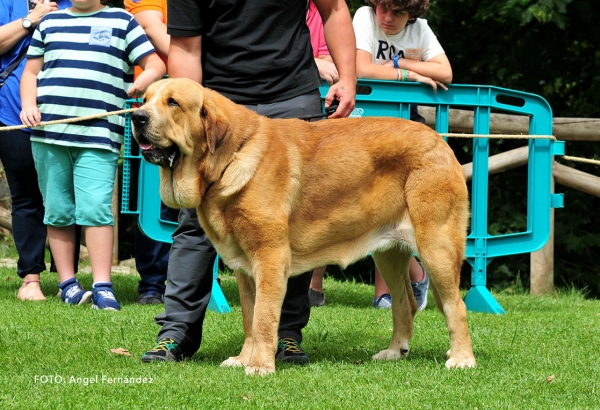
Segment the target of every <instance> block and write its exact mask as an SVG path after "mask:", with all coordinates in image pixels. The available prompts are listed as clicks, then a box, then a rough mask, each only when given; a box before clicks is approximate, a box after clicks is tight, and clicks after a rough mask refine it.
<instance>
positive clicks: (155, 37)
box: [133, 10, 170, 61]
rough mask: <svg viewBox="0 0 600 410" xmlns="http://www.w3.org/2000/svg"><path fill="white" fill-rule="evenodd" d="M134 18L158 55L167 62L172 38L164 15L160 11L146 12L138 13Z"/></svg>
mask: <svg viewBox="0 0 600 410" xmlns="http://www.w3.org/2000/svg"><path fill="white" fill-rule="evenodd" d="M133 17H135V20H136V21H137V22H138V23H139V24H140V26H142V28H143V29H144V31H145V32H146V35H147V36H148V39H149V40H150V42H151V43H152V45H153V46H154V48H155V49H156V53H157V54H158V55H159V57H160V58H162V59H163V60H164V61H166V59H167V55H168V54H169V40H170V36H169V35H168V34H167V25H166V24H165V23H163V21H164V16H163V13H161V12H160V11H158V10H144V11H140V12H138V13H136V14H135V15H134V16H133Z"/></svg>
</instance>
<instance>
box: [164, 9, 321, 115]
mask: <svg viewBox="0 0 600 410" xmlns="http://www.w3.org/2000/svg"><path fill="white" fill-rule="evenodd" d="M167 5H168V16H169V21H168V25H167V27H168V30H167V31H168V33H169V34H170V35H171V36H175V37H195V36H199V35H201V36H202V76H203V85H204V86H205V87H208V88H212V89H213V90H215V91H218V92H219V93H221V94H223V95H225V96H226V97H228V98H230V99H231V100H233V101H235V102H237V103H240V104H264V103H271V102H277V101H283V100H287V99H290V98H293V97H297V96H299V95H302V94H305V93H307V92H309V91H312V90H315V89H317V88H318V87H319V85H320V84H321V80H320V78H319V72H318V70H317V66H316V64H315V62H314V58H313V55H312V48H311V45H310V33H309V31H308V27H307V26H306V0H168V2H167Z"/></svg>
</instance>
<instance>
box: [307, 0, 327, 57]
mask: <svg viewBox="0 0 600 410" xmlns="http://www.w3.org/2000/svg"><path fill="white" fill-rule="evenodd" d="M306 25H307V26H308V30H309V31H310V45H311V46H312V49H313V57H315V58H317V57H319V56H322V55H329V49H328V48H327V44H326V43H325V32H324V31H323V20H321V15H320V14H319V10H317V6H315V4H314V3H313V2H312V1H311V2H310V3H309V7H308V12H307V13H306Z"/></svg>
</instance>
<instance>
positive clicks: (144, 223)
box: [122, 80, 564, 313]
mask: <svg viewBox="0 0 600 410" xmlns="http://www.w3.org/2000/svg"><path fill="white" fill-rule="evenodd" d="M327 90H328V86H326V85H324V86H323V87H321V95H322V96H325V94H326V93H327ZM356 101H357V103H356V109H355V111H354V112H353V113H352V116H353V117H359V116H361V117H369V116H378V117H382V116H383V117H386V116H388V117H401V118H409V117H410V105H411V104H421V105H427V106H433V107H435V108H436V124H435V129H436V131H437V132H439V133H442V134H444V133H447V132H448V128H449V112H450V108H462V109H465V108H466V109H473V110H474V128H473V134H482V135H487V134H489V131H490V116H491V112H492V110H494V112H504V113H509V114H520V115H526V116H528V117H529V121H530V122H529V124H530V126H529V135H546V136H547V135H551V134H552V110H551V108H550V106H549V105H548V103H547V102H546V101H545V100H544V99H543V98H542V97H540V96H537V95H534V94H529V93H524V92H520V91H514V90H508V89H503V88H499V87H493V86H476V85H451V86H449V89H448V90H447V91H445V90H442V89H440V90H438V92H437V93H434V92H433V90H432V88H431V87H429V86H425V85H422V84H417V83H399V82H391V81H378V80H359V81H358V92H357V98H356ZM131 103H132V101H129V102H128V104H129V106H130V105H131ZM129 130H130V129H129V128H126V135H125V145H126V147H127V144H129V147H131V135H130V131H129ZM528 145H529V161H528V184H527V198H528V202H527V229H526V230H525V231H524V232H518V233H512V234H506V235H495V236H492V235H489V234H488V220H487V215H488V180H489V175H488V159H489V139H488V138H486V137H481V138H474V139H473V178H472V182H471V203H472V215H471V232H470V234H469V236H468V238H467V248H466V255H465V256H466V259H467V261H468V262H469V263H470V264H471V266H472V268H473V271H472V276H471V289H470V290H469V292H468V293H467V295H466V297H465V303H466V305H467V308H468V309H469V310H474V311H481V312H489V313H504V310H503V309H502V307H501V306H500V305H499V304H498V303H497V302H496V300H495V299H494V298H493V296H492V295H491V293H490V292H489V290H488V289H487V287H486V277H487V272H486V268H487V265H488V263H489V262H490V261H491V260H492V259H493V258H494V257H498V256H506V255H514V254H519V253H528V252H533V251H536V250H538V249H540V248H541V247H542V246H543V245H544V244H545V243H546V241H547V240H548V237H549V234H550V208H551V206H552V205H562V198H560V197H559V196H554V195H553V194H552V192H551V175H552V173H551V172H552V161H553V155H560V154H562V153H564V148H563V145H562V143H561V142H557V141H552V140H550V139H529V142H528ZM132 160H137V161H140V156H139V154H138V155H133V154H132V153H129V154H128V152H127V148H126V150H125V157H124V163H125V162H128V161H132ZM128 167H129V165H128ZM123 169H124V172H123V174H124V175H123V178H124V180H125V179H127V181H128V184H127V186H129V179H130V177H131V176H130V175H126V171H125V165H124V168H123ZM128 169H129V168H128ZM125 185H126V184H125V183H124V184H123V186H124V189H125ZM138 190H139V195H138V198H139V199H138V204H139V206H138V209H137V210H133V211H132V210H130V209H129V206H130V205H129V203H127V204H126V205H127V206H126V205H125V204H124V205H123V206H122V212H128V213H137V214H138V218H139V224H140V228H141V229H142V231H143V232H144V233H145V234H146V235H148V236H149V237H151V238H153V239H155V240H159V241H164V242H170V241H171V234H172V232H173V231H174V229H175V227H176V224H175V223H173V222H170V221H163V220H161V219H160V200H159V196H158V192H159V177H158V168H157V167H156V166H154V165H151V164H148V163H147V162H145V161H141V164H140V183H139V185H138ZM125 197H126V195H125V192H124V195H123V198H125ZM127 198H129V193H127ZM215 278H216V277H215ZM217 288H218V286H217ZM218 290H219V291H220V288H218ZM225 303H226V302H225Z"/></svg>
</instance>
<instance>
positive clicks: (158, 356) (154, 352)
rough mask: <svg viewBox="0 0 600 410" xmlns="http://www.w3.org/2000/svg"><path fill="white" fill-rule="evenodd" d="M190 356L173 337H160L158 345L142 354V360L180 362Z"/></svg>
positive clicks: (146, 361)
mask: <svg viewBox="0 0 600 410" xmlns="http://www.w3.org/2000/svg"><path fill="white" fill-rule="evenodd" d="M187 357H188V356H187V355H186V354H185V352H184V351H183V349H182V348H181V346H180V345H179V343H177V342H176V341H175V340H173V339H166V338H165V339H159V341H158V343H157V344H156V346H154V347H153V348H152V349H150V350H148V351H147V352H146V353H144V355H143V356H142V362H145V363H150V362H180V361H182V360H183V359H185V358H187Z"/></svg>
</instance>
